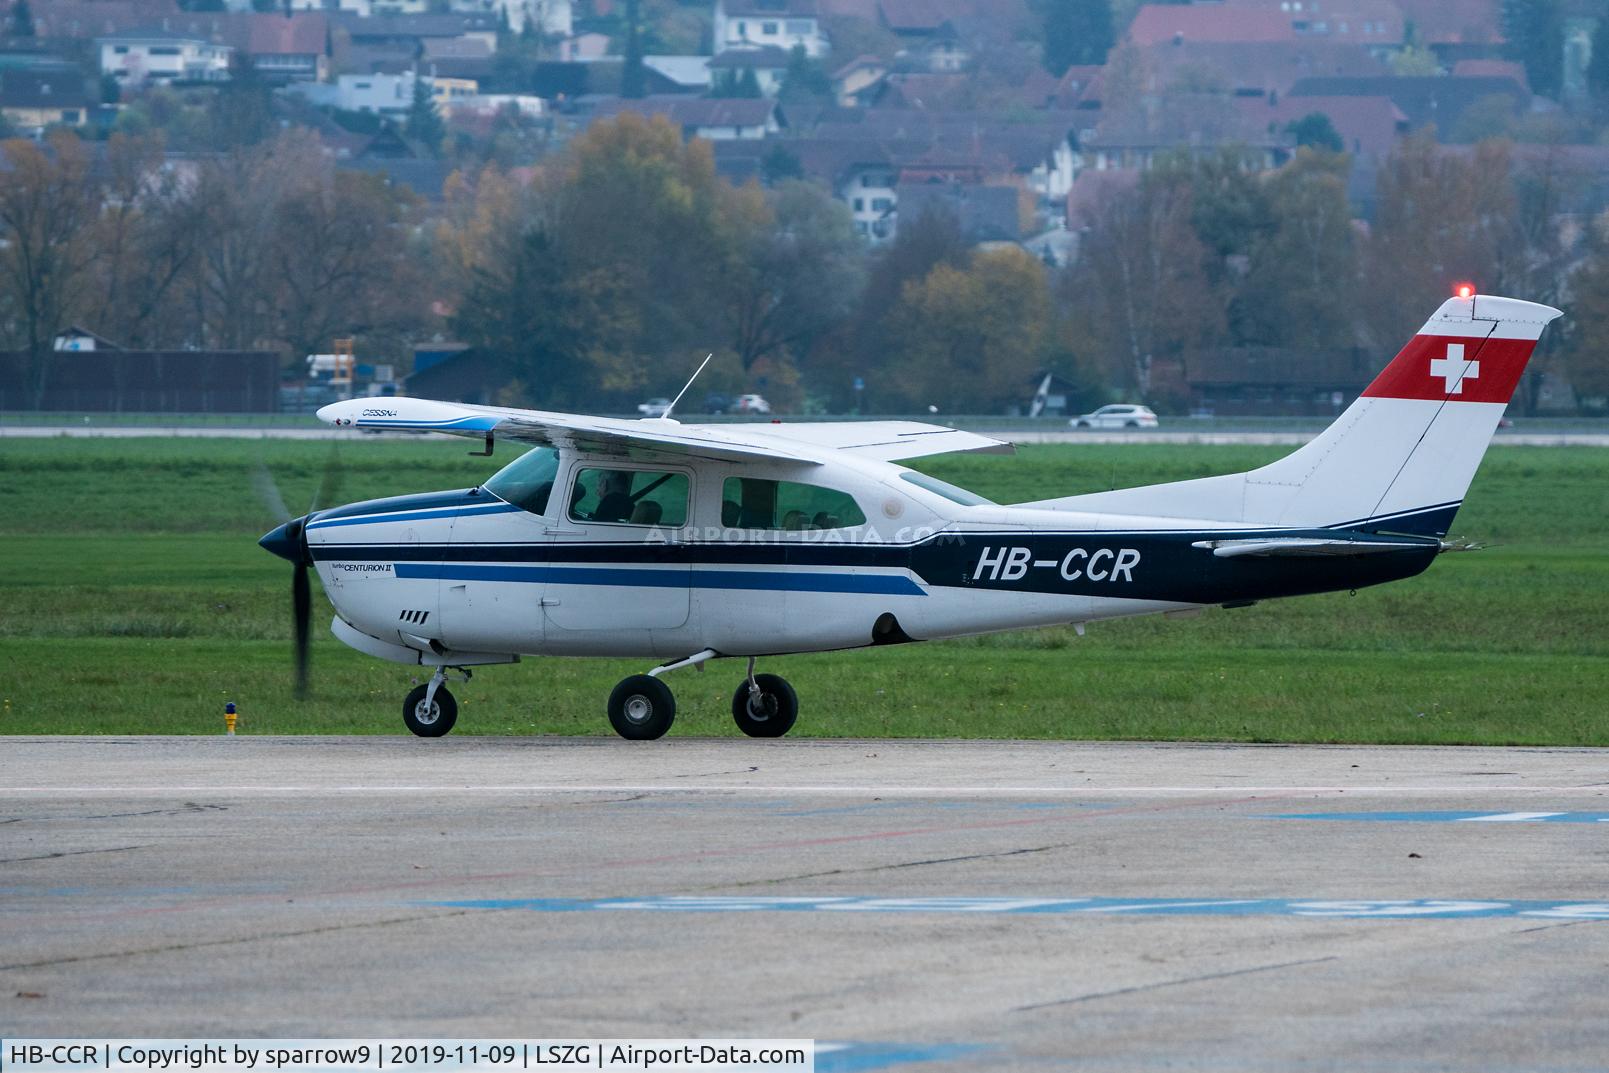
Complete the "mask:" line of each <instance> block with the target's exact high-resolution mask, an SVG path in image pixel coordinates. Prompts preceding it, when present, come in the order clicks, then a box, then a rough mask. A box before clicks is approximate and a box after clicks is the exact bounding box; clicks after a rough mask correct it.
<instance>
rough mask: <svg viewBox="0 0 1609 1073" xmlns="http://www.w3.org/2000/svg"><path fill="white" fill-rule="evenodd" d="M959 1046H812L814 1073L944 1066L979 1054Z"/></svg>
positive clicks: (968, 1046) (893, 1044) (976, 1047)
mask: <svg viewBox="0 0 1609 1073" xmlns="http://www.w3.org/2000/svg"><path fill="white" fill-rule="evenodd" d="M982 1049H983V1048H982V1047H978V1046H976V1045H967V1044H959V1043H936V1044H919V1043H831V1042H819V1043H817V1044H816V1073H869V1071H871V1070H874V1069H888V1068H889V1067H890V1066H903V1065H910V1064H911V1063H913V1062H948V1061H953V1060H955V1059H958V1058H964V1057H966V1056H967V1055H971V1054H976V1053H977V1052H978V1051H980V1050H982Z"/></svg>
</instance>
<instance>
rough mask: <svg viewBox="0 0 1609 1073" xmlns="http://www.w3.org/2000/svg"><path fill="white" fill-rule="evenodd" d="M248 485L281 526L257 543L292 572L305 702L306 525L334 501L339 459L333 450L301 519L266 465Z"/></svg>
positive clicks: (308, 616)
mask: <svg viewBox="0 0 1609 1073" xmlns="http://www.w3.org/2000/svg"><path fill="white" fill-rule="evenodd" d="M251 483H252V487H253V488H254V489H256V491H257V496H258V498H260V499H261V500H262V501H263V505H264V506H265V507H267V508H268V511H269V513H270V514H271V515H272V516H273V517H274V518H275V519H276V520H277V521H278V522H279V523H280V525H279V526H278V528H276V529H274V530H273V531H272V532H270V533H268V534H267V535H266V536H264V537H263V538H262V539H261V540H259V541H258V542H257V543H258V544H259V545H260V546H261V547H262V548H263V549H264V550H265V551H271V552H273V553H274V554H275V555H277V556H279V557H280V558H281V559H284V560H286V561H288V562H289V563H290V564H291V565H292V568H293V569H292V572H291V618H292V629H293V635H294V637H295V647H294V651H295V659H296V699H297V700H306V699H307V668H308V654H309V653H308V641H309V636H310V631H309V625H310V623H311V621H312V616H313V589H312V585H311V583H310V582H309V581H308V578H307V568H308V567H309V566H311V565H312V564H313V556H312V553H310V552H309V551H308V549H307V523H308V521H309V520H310V519H311V518H312V517H313V515H314V514H316V513H317V512H318V508H319V504H321V503H328V502H329V501H330V500H331V499H333V498H334V496H335V492H336V489H338V488H339V487H340V484H341V459H340V456H339V454H338V453H337V452H336V450H335V449H334V448H333V447H332V448H331V449H330V457H329V460H328V461H327V462H325V464H324V472H323V474H322V475H321V476H320V478H319V482H318V490H317V491H316V492H314V493H313V501H312V503H310V504H309V505H308V508H307V513H306V514H304V515H302V516H301V517H300V518H292V517H291V516H290V510H289V509H288V508H287V507H286V506H285V497H284V496H282V495H281V494H280V492H279V486H278V485H277V484H275V483H274V477H273V474H271V473H269V471H268V466H267V464H266V463H264V462H262V461H259V462H258V463H257V468H256V470H254V471H253V472H252V478H251Z"/></svg>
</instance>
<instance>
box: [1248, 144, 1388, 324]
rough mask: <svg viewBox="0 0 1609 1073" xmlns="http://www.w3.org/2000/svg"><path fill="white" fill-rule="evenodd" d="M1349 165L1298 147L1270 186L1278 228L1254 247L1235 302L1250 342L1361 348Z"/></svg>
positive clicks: (1344, 161) (1341, 160) (1345, 161)
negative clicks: (1357, 327)
mask: <svg viewBox="0 0 1609 1073" xmlns="http://www.w3.org/2000/svg"><path fill="white" fill-rule="evenodd" d="M1347 169H1348V162H1347V159H1346V158H1345V157H1343V156H1339V155H1337V154H1334V153H1323V152H1315V151H1313V150H1311V149H1302V150H1298V151H1297V154H1296V159H1295V160H1293V161H1292V162H1291V163H1289V164H1287V165H1286V166H1285V167H1283V168H1281V169H1280V170H1279V171H1278V172H1276V173H1275V174H1274V175H1273V177H1272V178H1271V179H1270V180H1269V183H1268V199H1269V208H1270V217H1271V219H1272V221H1273V228H1272V230H1271V231H1269V232H1268V233H1267V234H1266V235H1265V236H1264V237H1262V238H1261V240H1260V241H1258V242H1257V244H1256V245H1255V246H1254V247H1253V249H1252V253H1251V258H1250V265H1249V268H1248V271H1247V275H1246V279H1245V282H1244V283H1243V284H1242V286H1241V288H1240V291H1239V293H1238V294H1237V295H1236V297H1235V299H1234V301H1233V303H1232V305H1231V314H1230V315H1231V319H1232V321H1233V323H1234V325H1235V334H1236V338H1237V339H1238V340H1239V341H1240V342H1242V343H1252V344H1263V345H1267V346H1286V347H1299V348H1308V349H1324V348H1336V347H1348V346H1351V345H1353V342H1354V339H1353V321H1354V313H1355V309H1356V305H1355V302H1354V299H1353V284H1354V281H1355V279H1356V277H1357V260H1356V250H1355V247H1354V245H1353V241H1352V214H1351V212H1350V211H1349V210H1348V208H1347V201H1346V176H1347Z"/></svg>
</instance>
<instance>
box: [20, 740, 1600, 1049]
mask: <svg viewBox="0 0 1609 1073" xmlns="http://www.w3.org/2000/svg"><path fill="white" fill-rule="evenodd" d="M3 752H4V757H5V759H4V761H0V763H3V765H4V768H3V778H0V865H3V867H4V873H3V878H0V887H3V889H4V894H5V896H4V898H3V899H0V934H3V935H4V942H3V944H0V962H3V964H0V972H3V980H0V1024H4V1025H5V1026H6V1027H5V1034H6V1035H8V1036H50V1035H66V1034H79V1035H88V1036H92V1035H107V1036H126V1037H136V1036H137V1037H176V1036H192V1035H217V1036H230V1035H250V1036H258V1035H261V1036H278V1037H300V1036H310V1037H332V1036H355V1035H366V1036H456V1037H467V1036H527V1037H531V1036H549V1037H554V1036H603V1037H620V1036H684V1035H704V1036H721V1035H730V1036H743V1037H758V1036H772V1037H815V1038H818V1039H822V1040H833V1041H838V1043H839V1044H842V1045H843V1046H842V1047H841V1048H840V1050H838V1051H836V1052H834V1055H836V1057H834V1055H829V1056H827V1058H826V1059H825V1060H824V1062H823V1064H822V1065H821V1067H820V1068H821V1069H822V1070H823V1071H824V1073H832V1071H833V1070H849V1069H863V1070H864V1069H884V1068H888V1069H902V1070H903V1069H911V1070H932V1071H941V1070H954V1071H957V1073H959V1071H961V1070H1042V1069H1062V1068H1078V1069H1093V1070H1123V1071H1129V1070H1163V1069H1167V1070H1179V1069H1185V1070H1203V1071H1225V1070H1235V1071H1264V1070H1266V1071H1271V1073H1272V1071H1279V1073H1288V1071H1296V1070H1336V1071H1341V1070H1345V1071H1348V1073H1354V1071H1372V1070H1393V1071H1399V1070H1403V1071H1417V1070H1426V1071H1428V1070H1444V1069H1457V1070H1461V1071H1505V1073H1506V1071H1511V1070H1532V1069H1534V1070H1542V1069H1546V1070H1550V1071H1560V1070H1586V1069H1601V1068H1604V1067H1605V1065H1606V1064H1609V1021H1606V1020H1605V1018H1604V1017H1603V1002H1604V994H1603V983H1604V980H1605V966H1606V964H1609V921H1604V920H1602V919H1601V918H1603V917H1609V905H1606V904H1604V902H1605V899H1606V898H1609V885H1606V883H1605V866H1606V863H1609V851H1606V848H1605V846H1606V844H1605V837H1606V835H1609V822H1606V821H1609V777H1606V764H1605V760H1606V757H1605V755H1604V753H1602V752H1600V751H1594V750H1579V749H1578V750H1568V749H1557V750H1547V749H1474V748H1464V749H1458V748H1376V747H1368V748H1363V747H1358V748H1348V747H1329V748H1325V747H1273V746H1261V747H1260V746H1226V745H1151V744H1116V743H1085V742H1056V743H1015V742H981V743H963V742H909V741H902V742H891V741H830V742H823V741H804V740H800V741H786V740H784V741H731V740H719V741H716V740H698V739H675V738H672V739H666V740H663V741H659V742H651V743H636V742H624V741H620V740H616V739H602V738H599V739H553V738H529V739H498V738H474V737H463V736H458V737H449V738H444V739H440V740H422V739H412V738H408V739H401V738H333V739H320V738H255V737H249V736H242V737H238V738H224V737H221V736H220V737H216V738H9V739H6V741H5V743H4V750H3ZM13 996H15V997H13ZM856 1056H858V1057H856ZM835 1063H836V1064H835Z"/></svg>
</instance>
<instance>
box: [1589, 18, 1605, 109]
mask: <svg viewBox="0 0 1609 1073" xmlns="http://www.w3.org/2000/svg"><path fill="white" fill-rule="evenodd" d="M1587 92H1589V93H1591V94H1592V97H1593V100H1595V101H1596V102H1597V104H1598V109H1599V112H1600V114H1602V113H1604V112H1609V16H1604V17H1600V18H1599V19H1598V27H1597V29H1595V30H1593V32H1592V58H1591V59H1590V60H1588V61H1587Z"/></svg>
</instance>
